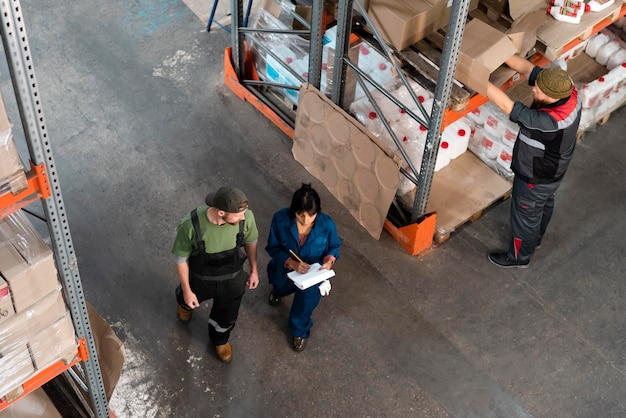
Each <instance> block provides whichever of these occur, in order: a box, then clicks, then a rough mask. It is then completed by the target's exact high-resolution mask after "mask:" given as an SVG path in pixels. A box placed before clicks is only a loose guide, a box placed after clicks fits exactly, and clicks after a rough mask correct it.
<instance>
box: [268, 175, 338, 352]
mask: <svg viewBox="0 0 626 418" xmlns="http://www.w3.org/2000/svg"><path fill="white" fill-rule="evenodd" d="M339 247H341V239H340V238H339V235H337V227H336V226H335V222H334V221H333V220H332V219H331V218H330V216H328V215H326V214H325V213H322V207H321V205H320V197H319V195H318V194H317V192H316V191H315V190H314V189H313V188H312V187H311V185H310V184H302V187H300V188H299V189H298V190H296V192H295V193H294V194H293V197H292V199H291V206H290V207H289V208H283V209H281V210H279V211H278V212H276V213H275V214H274V217H273V218H272V225H271V227H270V232H269V237H268V239H267V246H266V247H265V251H267V253H268V254H269V255H270V257H272V259H271V260H270V262H269V264H268V265H267V275H268V277H269V281H270V283H271V284H272V288H273V290H272V292H271V293H270V295H269V304H270V305H272V306H277V305H278V304H279V303H280V298H281V297H283V296H287V295H290V294H292V293H295V295H294V298H293V303H292V305H291V311H290V312H289V327H290V329H291V334H292V336H293V348H294V350H296V351H302V350H304V346H305V345H306V340H307V338H308V337H309V335H310V332H311V327H312V326H313V320H312V319H311V314H312V313H313V310H314V309H315V307H316V306H317V304H318V303H319V302H320V299H321V297H322V295H327V294H328V292H330V282H328V281H325V282H322V283H321V284H320V285H315V286H311V287H309V288H308V289H305V290H301V289H299V288H298V287H296V285H295V284H294V283H293V281H291V280H290V279H289V278H288V277H287V273H288V272H290V271H297V272H298V273H301V274H302V273H306V272H307V271H308V270H309V267H310V265H311V264H313V263H319V264H321V265H322V266H321V268H320V269H331V268H332V267H333V265H334V264H335V261H337V259H338V258H339Z"/></svg>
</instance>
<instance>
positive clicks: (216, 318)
mask: <svg viewBox="0 0 626 418" xmlns="http://www.w3.org/2000/svg"><path fill="white" fill-rule="evenodd" d="M191 221H192V223H193V227H194V230H195V234H196V249H195V250H194V252H193V254H192V255H191V256H190V257H189V259H188V260H187V262H188V263H189V285H190V287H191V290H192V292H194V293H195V294H196V297H197V298H198V303H202V302H204V301H205V300H208V299H213V307H212V308H211V313H210V315H209V338H210V339H211V341H212V342H213V344H215V345H222V344H226V343H227V342H228V338H229V336H230V332H231V331H232V330H233V328H234V327H235V322H236V321H237V315H238V314H239V305H240V304H241V299H242V297H243V294H244V293H245V289H246V280H247V278H248V273H246V272H245V271H244V269H243V263H244V262H245V261H246V258H247V256H246V254H245V253H244V251H243V249H242V247H243V245H244V234H243V226H244V221H241V222H239V232H238V233H237V243H236V245H235V248H233V249H231V250H227V251H222V252H220V253H213V254H208V253H206V251H205V247H204V241H203V240H202V239H201V238H202V232H201V231H200V225H199V222H198V213H197V210H196V209H194V210H193V211H192V212H191ZM176 299H177V301H178V303H179V305H180V306H182V307H183V308H185V309H189V310H191V308H190V307H189V306H187V304H186V303H185V299H184V298H183V292H182V289H181V287H180V285H178V287H177V288H176Z"/></svg>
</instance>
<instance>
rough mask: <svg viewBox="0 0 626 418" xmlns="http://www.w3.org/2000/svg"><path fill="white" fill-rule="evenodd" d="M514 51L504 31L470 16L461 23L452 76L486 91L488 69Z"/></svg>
mask: <svg viewBox="0 0 626 418" xmlns="http://www.w3.org/2000/svg"><path fill="white" fill-rule="evenodd" d="M487 40H488V41H487ZM517 52H518V51H517V48H516V46H515V44H514V43H513V41H512V40H511V39H510V38H509V37H508V36H507V35H505V34H504V33H502V32H500V31H499V30H497V29H495V28H493V27H491V26H489V25H488V24H486V23H484V22H482V21H480V20H478V19H474V20H472V21H471V22H469V23H468V24H467V25H466V27H465V35H464V36H463V43H462V44H461V51H460V53H459V60H458V64H457V69H456V75H455V78H456V79H457V80H458V81H460V82H461V83H463V84H465V85H467V86H468V87H469V88H471V89H473V90H476V91H477V92H478V93H480V94H482V95H486V94H487V82H488V81H490V76H491V73H492V72H494V70H496V69H497V68H498V67H499V66H500V65H502V64H503V63H504V62H505V61H506V60H507V59H509V58H510V57H511V56H513V55H515V54H516V53H517ZM511 71H512V70H511ZM513 73H515V72H514V71H512V72H511V75H512V74H513ZM509 77H510V75H509ZM496 84H498V82H496Z"/></svg>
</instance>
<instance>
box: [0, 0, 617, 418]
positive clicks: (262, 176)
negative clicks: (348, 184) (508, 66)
mask: <svg viewBox="0 0 626 418" xmlns="http://www.w3.org/2000/svg"><path fill="white" fill-rule="evenodd" d="M207 3H209V4H210V2H207ZM22 7H23V13H24V19H25V22H26V28H27V31H28V32H27V34H28V37H29V41H30V46H31V50H32V55H33V64H34V68H35V73H36V75H37V82H38V86H39V92H40V95H41V100H42V101H43V107H44V111H45V121H46V126H47V129H48V133H49V138H50V141H51V143H52V148H53V151H54V157H55V161H56V165H57V168H58V174H59V177H60V183H61V188H62V191H63V196H64V200H65V207H66V210H67V215H68V219H69V223H70V229H71V232H72V237H73V242H74V247H75V249H76V253H77V255H78V265H79V268H80V274H81V277H82V281H83V286H84V291H85V295H86V298H87V300H88V301H89V302H91V303H92V304H93V305H94V306H95V307H96V309H97V310H98V311H99V312H100V313H101V314H102V315H103V316H104V317H105V318H106V319H107V321H108V322H109V323H110V324H112V326H113V327H114V329H115V330H116V331H117V333H118V334H119V336H120V338H121V339H123V340H124V343H125V348H126V351H127V362H126V365H125V369H124V373H123V375H122V379H121V381H120V383H119V385H118V388H117V390H116V393H115V394H114V396H113V399H112V401H111V402H110V405H111V408H112V409H113V411H114V412H115V413H116V414H117V415H118V416H119V417H207V416H213V417H240V416H255V417H277V416H304V417H321V416H329V417H331V416H332V417H353V416H354V417H357V416H358V417H360V416H363V417H364V416H377V417H407V416H416V417H448V416H452V417H528V416H535V417H623V416H626V400H625V399H626V354H625V353H626V297H625V296H624V294H625V290H626V282H625V281H624V277H625V276H626V272H625V263H624V254H625V248H624V247H625V245H624V239H623V237H624V236H625V235H626V222H625V221H624V216H623V215H624V208H625V206H626V202H625V196H626V190H625V189H626V187H625V182H624V180H623V179H624V177H626V164H624V162H625V161H626V145H625V142H624V140H623V138H624V133H623V129H624V125H625V123H624V121H625V120H626V109H625V108H622V109H620V110H619V111H617V112H615V113H614V114H613V115H612V116H611V118H610V121H609V123H608V124H606V125H604V126H602V127H598V128H597V129H596V130H595V131H593V132H589V133H587V134H585V136H584V137H583V138H582V139H581V141H580V142H579V144H578V149H577V152H576V156H575V158H574V161H573V163H572V166H571V169H570V171H569V173H568V175H567V176H566V178H565V180H564V183H563V185H562V187H561V189H560V192H559V197H558V201H557V209H556V213H555V217H554V219H553V222H552V225H551V228H550V230H549V232H548V234H547V235H546V237H545V239H544V243H543V247H542V248H541V249H540V250H538V252H537V254H536V256H535V257H534V258H533V260H532V265H531V267H530V268H528V269H526V270H520V271H517V270H513V271H509V270H501V269H498V268H496V267H495V266H493V265H491V264H490V263H489V262H488V261H487V258H486V255H487V252H488V251H489V250H492V249H497V248H503V247H504V246H505V243H506V241H507V234H508V230H509V229H508V228H509V227H508V210H509V201H505V202H502V203H500V204H498V205H496V206H495V207H493V208H491V209H490V210H488V211H486V212H485V213H484V215H483V216H482V217H481V218H480V219H478V220H477V221H476V222H474V223H472V224H468V225H466V226H465V227H463V228H462V229H460V230H459V231H457V232H455V233H454V234H453V236H452V237H451V239H450V240H449V241H447V242H446V243H445V244H443V245H442V246H440V247H439V248H436V249H434V250H433V251H432V252H430V253H429V254H428V255H426V256H423V257H411V256H409V255H408V254H407V253H406V252H405V251H404V250H403V249H402V248H401V247H400V245H399V244H398V243H397V242H396V241H395V240H394V239H393V238H392V237H391V236H390V235H389V234H387V233H386V232H383V234H382V237H381V239H380V240H379V241H376V240H373V239H372V238H371V237H370V236H369V234H368V233H367V232H366V231H365V230H364V229H363V228H361V227H360V226H359V225H358V224H357V223H356V222H355V221H354V220H353V218H352V217H351V216H350V215H349V214H348V213H347V212H346V211H345V210H344V209H343V208H342V206H341V205H340V204H339V203H338V202H337V201H336V200H334V198H332V196H331V195H330V194H329V193H328V192H327V191H326V190H325V189H324V187H323V186H322V185H321V184H320V183H319V182H318V181H316V180H315V179H314V178H312V177H311V176H310V175H309V174H308V173H307V172H306V171H305V170H304V168H303V167H302V166H300V165H299V164H298V163H297V162H295V161H294V160H293V157H292V155H291V149H290V147H291V141H290V139H288V138H287V137H286V136H285V135H283V134H282V133H281V132H280V131H279V130H278V129H277V128H276V127H275V126H274V125H272V124H271V123H270V122H268V121H267V120H266V119H265V118H264V117H263V116H262V115H260V114H259V113H258V112H257V111H256V110H255V109H254V108H253V107H252V106H251V105H249V104H247V103H244V102H242V101H240V100H239V99H238V98H237V97H235V95H234V94H233V93H232V92H231V91H230V90H229V89H228V88H226V87H225V86H224V85H223V83H222V76H223V71H222V69H223V51H224V48H225V47H226V46H228V45H229V43H230V38H229V36H228V35H227V34H226V33H225V32H223V31H221V30H216V31H213V32H211V33H207V32H205V31H204V24H203V22H202V20H201V19H199V18H198V17H197V16H196V15H195V14H194V13H193V12H192V11H191V10H190V9H189V8H188V7H186V5H185V4H184V3H182V2H171V1H158V0H140V1H135V2H122V1H114V2H97V1H94V0H85V1H83V2H74V1H69V0H52V1H47V2H34V3H33V2H23V4H22ZM207 7H209V6H207ZM0 70H1V73H2V86H1V87H2V92H3V94H4V96H5V99H6V101H7V102H8V103H9V107H10V106H11V105H14V98H13V97H9V96H10V95H11V94H12V87H11V83H10V79H9V77H8V74H7V71H6V70H5V69H4V67H3V68H1V69H0ZM13 120H14V122H15V123H16V131H17V130H19V117H18V116H17V115H16V114H15V113H14V114H13ZM16 136H18V137H19V134H17V135H16ZM303 181H304V182H312V183H313V185H314V186H315V187H317V189H318V190H319V192H320V193H321V196H322V199H323V206H324V210H325V211H326V212H327V213H329V214H330V215H331V216H332V217H333V218H334V219H335V220H336V221H337V225H338V228H339V233H340V235H341V237H342V238H343V240H344V245H343V247H342V251H341V259H340V260H339V262H338V263H337V265H336V272H337V277H336V278H335V279H334V280H333V291H332V293H331V294H330V296H329V297H327V298H325V299H323V300H322V303H321V304H320V306H319V308H318V309H317V310H316V311H315V314H314V320H315V326H314V328H313V333H312V336H311V338H310V341H309V344H308V346H307V348H306V350H305V351H303V352H301V353H296V352H294V351H293V350H292V349H291V348H290V346H289V336H288V330H287V324H286V318H287V313H288V306H289V304H288V301H286V302H284V303H283V304H282V305H281V306H280V307H278V308H272V307H270V306H269V305H268V304H267V302H266V299H267V294H268V292H269V289H270V287H269V285H268V283H267V277H266V274H265V271H264V270H265V265H266V263H267V261H268V257H267V255H266V253H265V251H264V250H263V246H264V245H265V241H266V238H267V231H268V227H269V223H270V220H271V215H272V214H273V213H274V211H276V210H277V209H279V208H281V207H283V206H286V205H287V204H288V202H289V199H290V196H291V194H292V192H293V191H294V190H295V189H297V188H298V187H299V185H300V183H301V182H303ZM222 184H233V185H238V186H239V187H241V188H242V189H244V190H245V191H246V193H247V194H248V197H249V199H250V202H251V208H252V210H253V211H254V212H255V215H256V218H257V221H258V226H259V230H260V251H259V267H260V271H261V285H260V286H259V288H258V289H256V290H251V291H248V292H247V294H246V296H245V298H244V301H243V304H242V307H241V312H240V319H239V321H238V324H237V327H236V328H235V330H234V332H233V334H232V344H233V349H234V359H233V362H232V363H231V364H229V365H225V364H222V363H220V362H219V361H218V360H217V359H216V357H215V355H214V353H213V350H212V348H211V347H210V345H208V344H207V342H208V339H207V332H206V319H207V318H208V309H207V308H206V307H205V308H203V309H201V310H200V311H198V312H197V313H196V314H195V316H194V319H193V320H192V322H191V323H190V324H188V325H183V324H181V323H179V322H178V321H177V319H176V313H175V312H176V303H175V300H174V297H173V291H174V288H175V286H176V285H177V281H178V279H177V277H176V273H175V270H174V262H173V258H172V256H171V254H170V248H171V244H172V240H173V238H174V231H175V227H176V224H177V222H178V220H179V218H180V217H181V216H183V215H184V214H185V213H187V212H188V211H190V210H191V209H192V208H193V207H195V206H196V205H198V204H200V203H201V202H202V201H203V199H204V196H205V194H206V193H207V191H209V190H213V189H215V188H217V187H219V186H220V185H222Z"/></svg>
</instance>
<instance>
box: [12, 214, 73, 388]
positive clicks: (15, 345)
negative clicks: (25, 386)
mask: <svg viewBox="0 0 626 418" xmlns="http://www.w3.org/2000/svg"><path fill="white" fill-rule="evenodd" d="M76 353H77V342H76V337H75V331H74V326H73V324H72V320H71V316H70V313H69V310H68V309H67V306H66V304H65V301H64V299H63V294H62V291H61V284H60V282H59V279H58V276H57V270H56V268H55V264H54V257H53V254H52V252H51V251H50V249H49V248H48V246H47V245H46V244H45V242H43V240H42V239H41V237H40V236H39V234H38V233H37V231H36V230H35V229H34V227H33V226H32V224H31V223H30V221H29V220H28V219H27V218H26V217H25V216H24V215H23V214H22V213H21V212H16V213H13V214H11V215H9V216H7V217H5V218H3V219H0V398H5V397H6V398H7V399H10V398H11V397H12V396H13V395H19V394H20V393H21V384H22V383H23V382H24V381H25V380H27V379H28V378H30V377H31V376H33V375H34V374H35V373H37V371H39V370H42V369H44V368H46V367H48V366H49V365H51V364H52V363H54V362H55V361H56V360H59V359H64V360H66V361H67V362H69V361H71V360H73V359H74V357H75V356H76Z"/></svg>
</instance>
